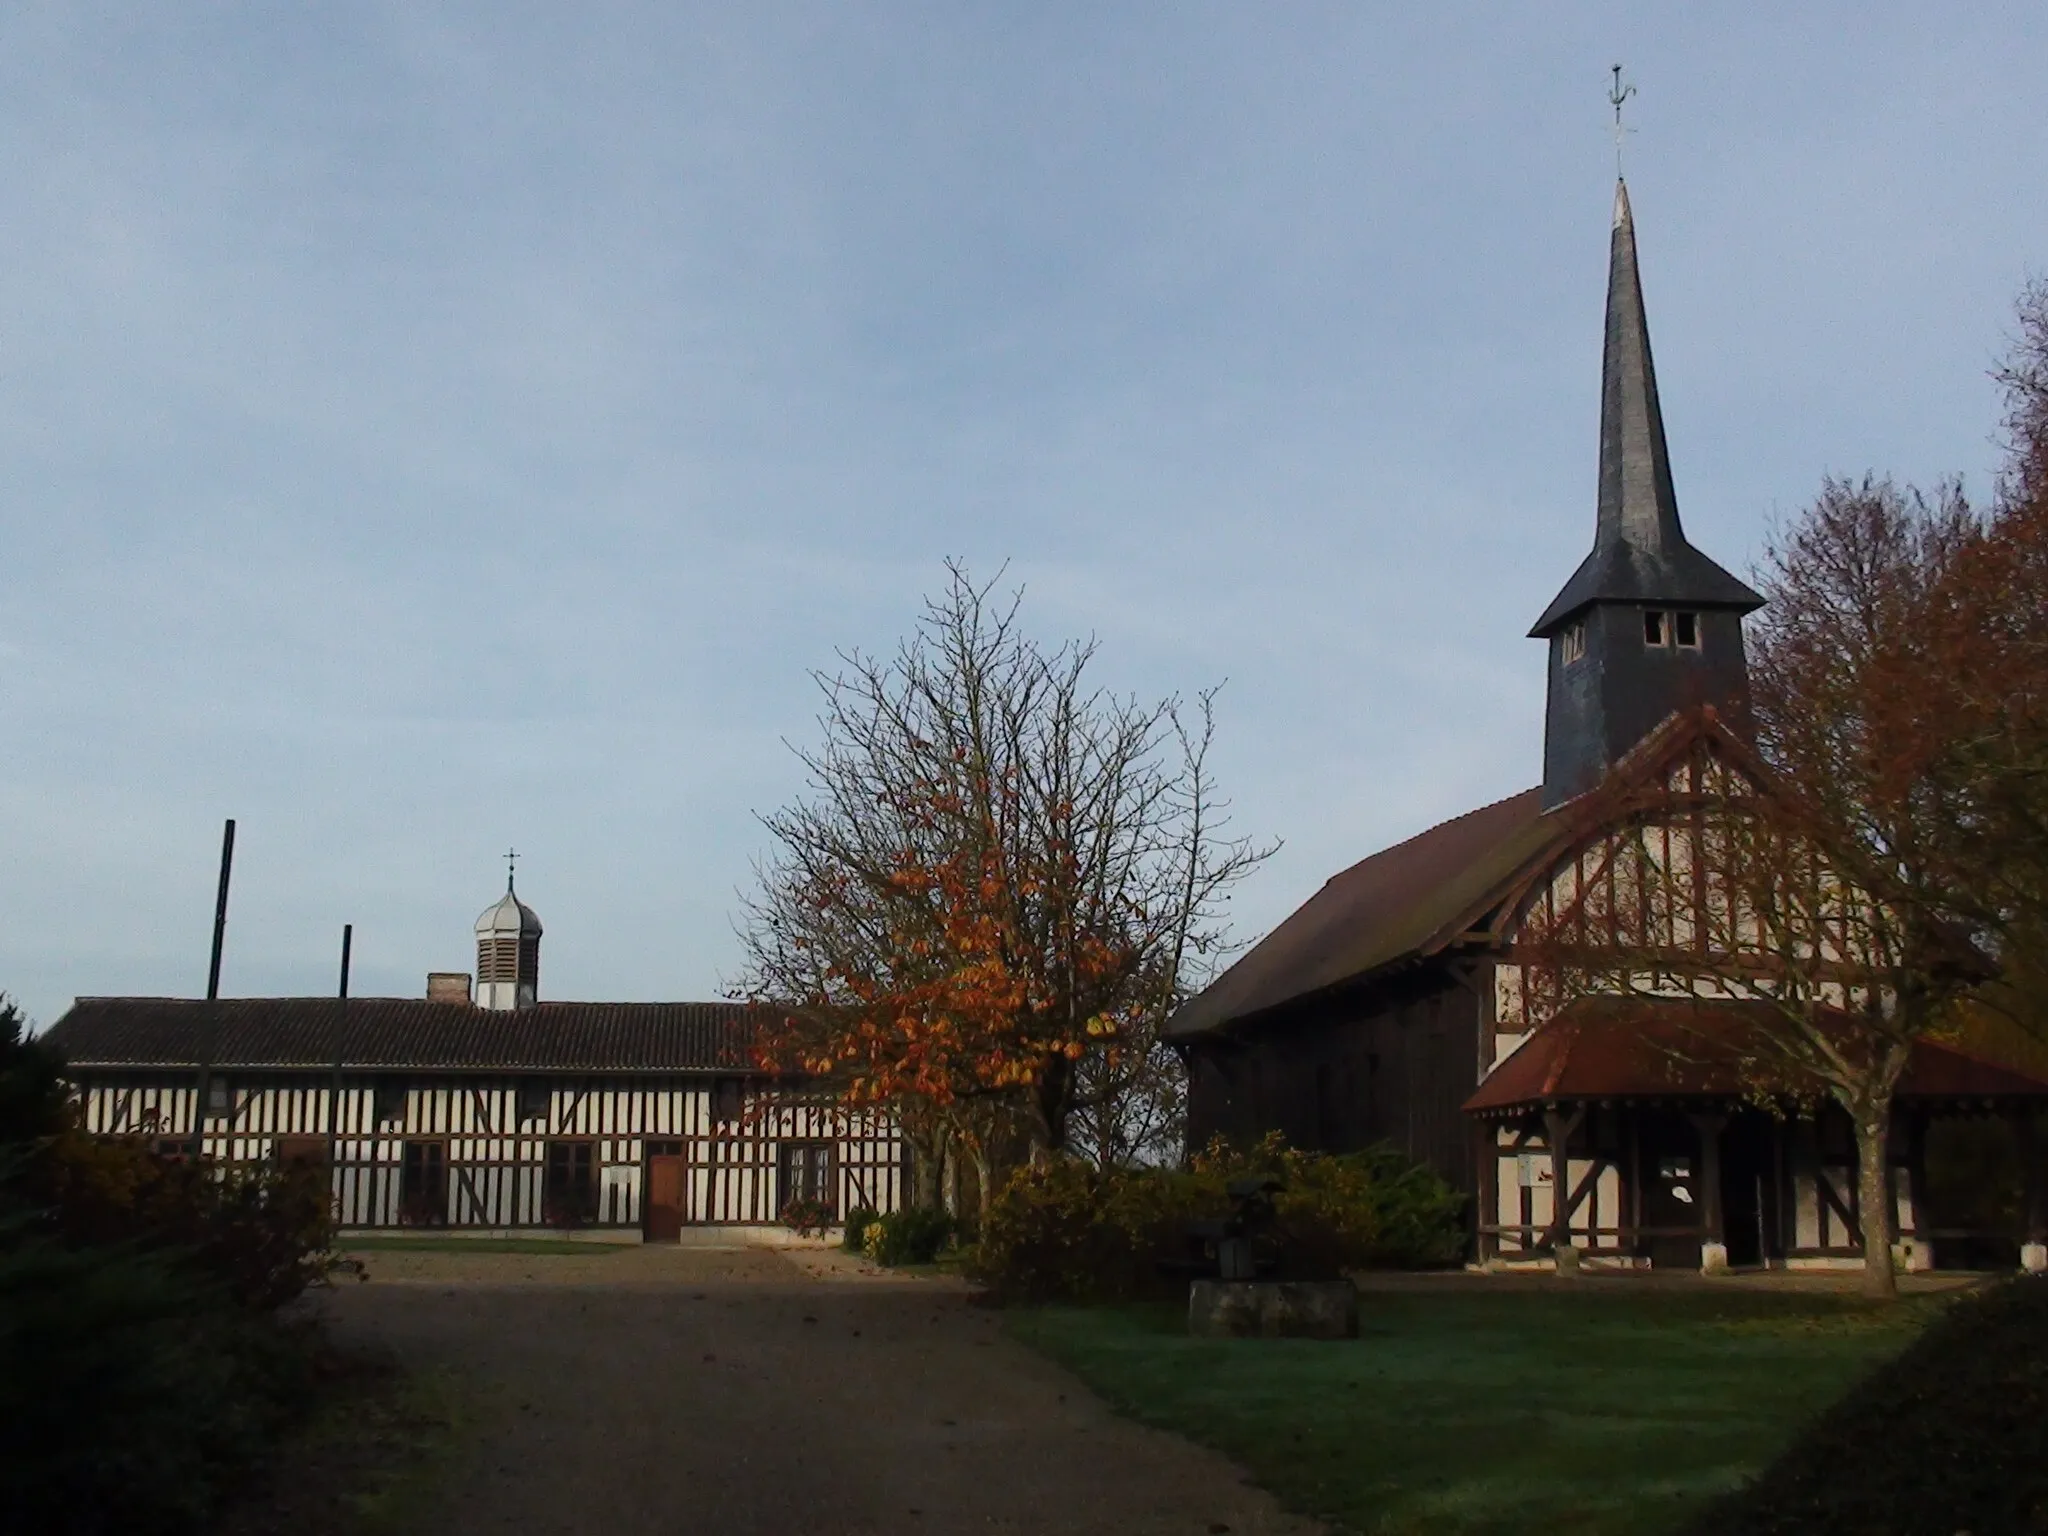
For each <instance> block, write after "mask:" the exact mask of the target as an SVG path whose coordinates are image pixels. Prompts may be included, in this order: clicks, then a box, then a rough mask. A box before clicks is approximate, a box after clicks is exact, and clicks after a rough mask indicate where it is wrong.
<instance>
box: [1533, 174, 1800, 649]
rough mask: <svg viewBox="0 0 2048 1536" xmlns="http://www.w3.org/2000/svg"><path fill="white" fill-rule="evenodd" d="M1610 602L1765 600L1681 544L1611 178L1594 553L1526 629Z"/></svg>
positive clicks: (1630, 238) (1623, 189)
mask: <svg viewBox="0 0 2048 1536" xmlns="http://www.w3.org/2000/svg"><path fill="white" fill-rule="evenodd" d="M1601 601H1610V602H1616V601H1618V602H1633V603H1643V602H1659V603H1665V604H1668V605H1670V606H1672V607H1686V608H1693V609H1698V608H1734V609H1737V610H1739V611H1741V612H1743V613H1748V612H1750V611H1751V610H1752V609H1755V608H1760V607H1762V606H1763V599H1762V598H1760V597H1758V596H1757V595H1756V593H1755V592H1753V591H1751V590H1750V589H1749V587H1748V586H1746V585H1744V584H1743V583H1742V582H1740V581H1738V580H1736V579H1735V577H1733V576H1731V575H1729V574H1728V573H1727V572H1726V571H1724V570H1722V569H1721V567H1720V566H1718V565H1716V564H1715V563H1714V562H1713V561H1712V560H1709V559H1708V558H1707V557H1706V556H1705V555H1703V554H1701V553H1700V552H1699V551H1698V550H1696V549H1694V548H1693V547H1692V545H1691V544H1689V543H1687V542H1686V538H1685V529H1684V527H1683V526H1682V525H1681V524H1680V522H1679V520H1678V493H1677V492H1676V491H1675V490H1673V489H1672V484H1671V450H1670V448H1669V446H1668V445H1667V444H1666V442H1665V440H1664V413H1663V411H1662V410H1661V409H1660V408H1659V406H1658V404H1657V369H1656V365H1655V364H1654V363H1653V362H1652V361H1651V359H1650V322H1649V317H1648V315H1647V313H1646V312H1645V310H1644V308H1643V283H1642V276H1641V273H1640V272H1639V271H1638V270H1637V266H1636V223H1635V217H1634V215H1633V213H1632V212H1631V211H1630V209H1629V203H1628V185H1627V183H1625V182H1622V181H1618V180H1617V181H1616V182H1615V184H1614V229H1613V235H1612V237H1611V240H1610V243H1609V247H1608V266H1607V340H1606V346H1605V348H1604V351H1603V353H1602V357H1601V369H1600V502H1599V518H1598V521H1597V523H1596V524H1595V527H1594V533H1593V551H1592V553H1591V554H1589V555H1587V556H1586V558H1585V560H1584V561H1583V562H1582V563H1581V564H1580V566H1579V568H1578V570H1577V571H1575V572H1574V573H1573V574H1572V579H1571V580H1570V581H1568V582H1566V583H1565V585H1564V590H1563V591H1561V592H1559V593H1558V594H1557V596H1556V598H1555V599H1553V600H1552V602H1551V604H1550V606H1549V607H1548V608H1546V609H1545V610H1544V611H1543V617H1542V618H1540V619H1538V620H1537V621H1536V625H1535V627H1534V628H1533V629H1531V630H1530V631H1529V633H1530V634H1531V635H1532V636H1535V637H1537V638H1539V639H1542V638H1547V637H1548V636H1549V635H1550V634H1551V633H1552V631H1554V630H1555V629H1557V628H1558V627H1559V626H1561V625H1562V624H1563V623H1564V622H1565V621H1566V620H1567V619H1570V618H1572V617H1574V616H1576V615H1577V614H1578V612H1579V611H1580V610H1581V609H1583V608H1585V607H1586V605H1587V604H1589V603H1594V602H1601Z"/></svg>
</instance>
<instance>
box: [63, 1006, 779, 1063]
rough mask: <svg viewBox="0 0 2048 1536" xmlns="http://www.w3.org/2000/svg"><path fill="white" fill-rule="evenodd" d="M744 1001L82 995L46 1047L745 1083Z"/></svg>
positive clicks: (122, 1054) (92, 1057)
mask: <svg viewBox="0 0 2048 1536" xmlns="http://www.w3.org/2000/svg"><path fill="white" fill-rule="evenodd" d="M759 1017H760V1015H759V1013H758V1012H757V1011H756V1010H754V1009H752V1008H749V1007H748V1006H747V1005H745V1004H742V1003H540V1004H538V1005H536V1006H535V1007H532V1008H522V1009H518V1010H504V1011H500V1010H493V1009H487V1008H475V1007H470V1006H468V1005H466V1004H461V1003H438V1002H437V1003H430V1002H425V1001H423V1000H420V999H417V998H405V997H357V998H350V999H349V1000H348V1002H347V1005H346V1009H345V1011H344V1005H343V1004H342V1003H341V1002H340V1001H339V1000H337V999H335V998H331V997H237V998H222V999H220V1000H219V1001H218V1002H211V1003H209V1002H203V1001H199V1000H195V999H190V998H172V997H82V998H80V999H79V1000H78V1001H77V1003H76V1004H74V1005H73V1006H72V1008H71V1010H70V1011H69V1012H68V1013H66V1014H65V1015H64V1017H62V1018H61V1019H59V1020H58V1021H57V1022H56V1023H55V1024H54V1025H52V1026H51V1027H50V1029H49V1031H48V1035H47V1038H48V1039H49V1040H50V1042H51V1043H52V1044H54V1045H56V1046H57V1047H58V1048H59V1049H60V1050H61V1051H63V1053H64V1055H65V1058H66V1059H67V1061H68V1062H69V1063H70V1064H71V1065H72V1066H73V1067H80V1068H93V1067H97V1068H108V1067H196V1066H197V1065H198V1064H199V1063H200V1062H201V1061H202V1060H204V1061H205V1062H206V1063H207V1064H209V1065H211V1066H216V1067H223V1068H230V1067H239V1068H272V1067H332V1066H334V1065H335V1063H336V1061H337V1059H338V1060H339V1061H340V1063H341V1065H342V1066H344V1067H356V1068H416V1069H433V1070H465V1069H471V1070H499V1071H552V1072H710V1071H726V1072H731V1071H744V1070H746V1069H747V1068H748V1066H749V1064H750V1057H749V1051H748V1048H749V1046H750V1044H751V1042H752V1040H753V1038H754V1035H755V1026H756V1021H757V1020H758V1019H759Z"/></svg>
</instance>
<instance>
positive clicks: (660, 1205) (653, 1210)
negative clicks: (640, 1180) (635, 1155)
mask: <svg viewBox="0 0 2048 1536" xmlns="http://www.w3.org/2000/svg"><path fill="white" fill-rule="evenodd" d="M646 1216H647V1224H646V1238H647V1241H648V1242H650V1243H673V1242H675V1241H677V1240H678V1239H679V1238H680V1237H681V1236H682V1235H683V1160H682V1158H681V1157H678V1156H674V1155H671V1154H667V1153H662V1154H657V1155H655V1156H652V1157H650V1158H648V1159H647V1213H646Z"/></svg>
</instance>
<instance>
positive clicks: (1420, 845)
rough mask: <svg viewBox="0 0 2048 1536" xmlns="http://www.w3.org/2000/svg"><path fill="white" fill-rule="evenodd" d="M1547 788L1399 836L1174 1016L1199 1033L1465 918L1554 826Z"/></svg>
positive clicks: (1348, 974) (1359, 972) (1170, 1026)
mask: <svg viewBox="0 0 2048 1536" xmlns="http://www.w3.org/2000/svg"><path fill="white" fill-rule="evenodd" d="M1558 830H1559V825H1558V823H1557V822H1556V821H1554V820H1551V821H1546V820H1545V819H1544V816H1543V792H1542V790H1541V789H1528V790H1524V791H1523V792H1522V793H1521V794H1519V795H1515V796H1513V797H1511V798H1509V799H1506V800H1500V801H1496V802H1495V803H1494V804H1492V805H1488V806H1482V807H1481V808H1480V809H1478V810H1476V811H1469V812H1467V813H1466V814H1465V815H1463V816H1459V817H1457V818H1455V819H1454V820H1451V821H1446V822H1444V823H1442V824H1441V825H1439V826H1435V827H1432V828H1430V829H1429V830H1428V831H1427V832H1424V833H1421V834H1420V835H1418V836H1416V837H1411V838H1409V839H1408V840H1407V841H1406V842H1404V843H1397V844H1395V845H1394V846H1393V847H1391V848H1388V849H1386V850H1384V851H1383V852H1380V853H1376V854H1374V855H1373V856H1372V857H1371V858H1369V859H1365V860H1362V861H1361V862H1359V863H1357V864H1354V865H1352V866H1351V867H1350V868H1349V869H1347V870H1345V871H1344V872H1343V873H1342V874H1339V875H1336V876H1333V877H1332V878H1331V879H1330V880H1329V882H1328V883H1327V884H1325V885H1324V886H1323V888H1322V889H1321V890H1320V891H1318V892H1316V894H1315V895H1314V896H1312V897H1310V898H1309V899H1308V901H1307V902H1305V903H1304V904H1303V905H1302V906H1301V907H1300V908H1299V910H1297V911H1296V912H1295V913H1294V914H1293V916H1291V917H1289V918H1288V919H1287V920H1286V921H1285V922H1283V923H1282V924H1281V925H1280V926H1279V927H1278V928H1275V929H1274V930H1273V931H1272V932H1271V933H1270V934H1268V935H1267V936H1266V937H1265V938H1264V939H1263V940H1261V941H1260V942H1259V943H1258V944H1256V945H1254V946H1253V947H1252V948H1251V949H1250V950H1248V951H1247V952H1246V953H1245V954H1244V955H1243V956H1242V957H1241V958H1240V959H1239V960H1238V961H1237V963H1236V964H1235V965H1233V966H1231V967H1230V968H1229V969H1228V970H1226V971H1225V972H1224V973H1223V974H1222V975H1221V976H1219V977H1217V978H1216V980H1215V981H1214V982H1212V983H1210V985H1209V986H1208V987H1207V988H1206V989H1205V990H1204V991H1203V992H1202V993H1201V994H1200V995H1199V996H1197V997H1195V998H1193V999H1191V1000H1190V1001H1189V1002H1188V1003H1186V1004H1185V1005H1184V1006H1183V1007H1182V1008H1181V1009H1180V1010H1179V1011H1178V1012H1177V1013H1175V1014H1174V1016H1173V1018H1172V1019H1171V1020H1170V1021H1168V1023H1167V1027H1166V1033H1167V1034H1168V1036H1170V1037H1171V1036H1188V1035H1196V1034H1201V1033H1203V1032H1205V1031H1207V1030H1211V1029H1216V1028H1218V1027H1220V1026H1222V1025H1225V1024H1229V1023H1234V1022H1236V1021H1237V1020H1240V1019H1243V1018H1246V1017H1248V1016H1249V1015H1252V1014H1255V1013H1262V1012H1264V1011H1265V1010H1267V1009H1269V1008H1276V1007H1278V1006H1279V1005H1281V1004H1282V1003H1287V1002H1291V1001H1293V1000H1295V999H1296V998H1300V997H1305V996H1308V995H1309V994H1311V993H1315V992H1320V991H1322V990H1324V989H1325V988H1328V987H1333V986H1337V985H1339V984H1341V983H1344V982H1347V981H1351V980H1354V979H1356V978H1358V977H1361V976H1363V975H1365V974H1367V973H1368V972H1371V971H1374V970H1377V969H1379V968H1380V967H1382V966H1384V965H1388V964H1390V963H1392V962H1394V961H1396V960H1400V959H1403V958H1405V957H1407V956H1408V955H1410V954H1413V953H1416V952H1418V951H1427V950H1428V949H1430V948H1431V947H1432V941H1433V940H1439V939H1441V940H1444V941H1448V939H1450V938H1452V937H1455V934H1446V933H1444V931H1443V930H1445V929H1446V928H1447V927H1449V926H1450V925H1452V924H1454V923H1458V922H1459V920H1460V919H1462V918H1464V917H1465V916H1466V914H1467V913H1468V912H1470V910H1471V908H1472V907H1473V905H1474V904H1475V903H1478V902H1482V901H1484V900H1485V899H1486V897H1487V896H1488V894H1489V893H1491V892H1492V891H1493V890H1495V889H1496V888H1497V887H1498V886H1499V885H1500V884H1501V882H1502V881H1503V880H1505V879H1506V877H1507V876H1509V875H1511V874H1513V873H1514V872H1515V871H1516V870H1517V869H1519V868H1520V867H1521V866H1522V864H1523V863H1525V862H1526V861H1527V860H1528V859H1529V858H1531V857H1532V856H1533V855H1535V854H1536V853H1537V852H1539V851H1540V850H1542V849H1543V848H1544V847H1545V846H1546V845H1547V844H1548V843H1549V842H1550V840H1551V839H1552V838H1553V837H1554V836H1555V835H1556V834H1557V832H1558Z"/></svg>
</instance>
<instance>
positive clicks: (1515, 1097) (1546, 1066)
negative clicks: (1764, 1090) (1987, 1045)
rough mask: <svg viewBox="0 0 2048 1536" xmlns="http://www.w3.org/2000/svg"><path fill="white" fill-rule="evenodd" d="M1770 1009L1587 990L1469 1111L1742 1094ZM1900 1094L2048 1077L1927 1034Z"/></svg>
mask: <svg viewBox="0 0 2048 1536" xmlns="http://www.w3.org/2000/svg"><path fill="white" fill-rule="evenodd" d="M1770 1013H1771V1009H1770V1005H1769V1004H1767V1003H1753V1002H1734V1001H1714V1000H1705V999H1690V998H1635V997H1612V998H1607V997H1599V998H1594V997H1588V998H1581V999H1579V1000H1578V1001H1577V1002H1574V1003H1572V1004H1569V1005H1568V1006H1567V1007H1565V1008H1564V1009H1563V1010H1562V1011H1561V1012H1560V1013H1559V1014H1558V1015H1557V1017H1556V1018H1554V1019H1552V1020H1551V1021H1550V1022H1549V1023H1548V1024H1546V1025H1544V1026H1543V1027H1542V1028H1541V1029H1539V1030H1537V1031H1535V1032H1534V1033H1533V1034H1531V1035H1530V1036H1529V1038H1528V1039H1526V1040H1524V1041H1523V1042H1522V1043H1521V1045H1520V1046H1518V1047H1517V1048H1516V1049H1515V1051H1514V1053H1513V1054H1512V1055H1510V1056H1509V1057H1508V1058H1507V1059H1506V1060H1505V1061H1503V1062H1502V1063H1501V1064H1500V1065H1499V1066H1497V1067H1495V1068H1494V1070H1493V1072H1492V1073H1491V1074H1490V1075H1489V1076H1488V1077H1487V1079H1486V1081H1485V1082H1483V1083H1481V1084H1480V1085H1479V1089H1478V1091H1477V1092H1476V1093H1474V1094H1473V1095H1472V1096H1471V1097H1470V1098H1469V1099H1467V1100H1466V1101H1465V1106H1464V1107H1465V1113H1467V1114H1468V1115H1478V1116H1484V1117H1492V1118H1498V1117H1504V1116H1508V1115H1515V1114H1521V1113H1524V1112H1526V1111H1528V1110H1530V1109H1534V1108H1537V1107H1539V1106H1541V1105H1544V1104H1547V1103H1559V1102H1564V1101H1570V1100H1584V1099H1630V1098H1637V1099H1661V1098H1712V1099H1732V1098H1740V1097H1742V1096H1743V1094H1744V1093H1745V1092H1747V1091H1748V1090H1749V1089H1751V1088H1752V1087H1753V1086H1754V1085H1755V1081H1756V1078H1755V1074H1754V1073H1753V1072H1748V1073H1746V1072H1745V1071H1744V1068H1743V1059H1744V1057H1745V1055H1746V1054H1747V1053H1748V1049H1749V1048H1750V1047H1752V1046H1753V1043H1754V1040H1755V1037H1756V1035H1757V1033H1758V1032H1759V1031H1761V1030H1762V1029H1764V1028H1766V1027H1767V1026H1768V1022H1769V1018H1770ZM1897 1097H1898V1098H1900V1099H1909V1100H1910V1099H1921V1100H1927V1099H1936V1100H1939V1099H1980V1100H1981V1099H2006V1100H2010V1099H2033V1100H2048V1078H2043V1077H2040V1076H2036V1075H2035V1074H2033V1073H2032V1072H2029V1071H2026V1070H2022V1069H2020V1068H2018V1067H2015V1066H2011V1065H2006V1064H2002V1063H1999V1062H1996V1061H1992V1060H1989V1059H1987V1058H1985V1057H1983V1056H1980V1055H1977V1054H1974V1053H1973V1052H1971V1051H1970V1050H1968V1049H1967V1048H1965V1047H1960V1046H1958V1045H1953V1044H1945V1043H1938V1042H1936V1041H1932V1040H1921V1041H1919V1042H1917V1043H1916V1044H1915V1045H1914V1047H1913V1053H1912V1056H1911V1057H1910V1058H1909V1059H1908V1061H1907V1064H1906V1071H1905V1075H1904V1076H1902V1077H1901V1078H1900V1079H1899V1086H1898V1089H1897Z"/></svg>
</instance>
